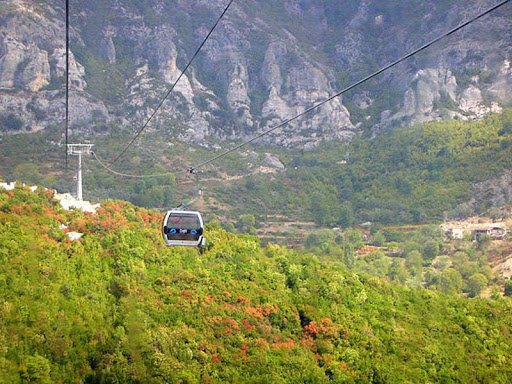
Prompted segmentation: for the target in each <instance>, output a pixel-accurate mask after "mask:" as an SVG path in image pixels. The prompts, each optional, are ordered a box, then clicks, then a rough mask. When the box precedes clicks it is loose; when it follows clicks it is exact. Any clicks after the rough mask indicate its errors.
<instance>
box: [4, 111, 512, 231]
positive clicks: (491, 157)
mask: <svg viewBox="0 0 512 384" xmlns="http://www.w3.org/2000/svg"><path fill="white" fill-rule="evenodd" d="M182 128H183V127H180V126H171V127H167V128H165V129H162V130H161V131H158V132H149V133H147V134H146V135H144V137H143V138H141V139H140V141H139V143H138V147H134V148H132V149H131V150H130V152H129V153H128V154H127V155H126V156H124V157H123V159H122V160H121V161H119V162H118V163H117V164H116V169H117V170H119V171H121V172H124V173H129V174H139V175H140V174H142V175H143V174H160V173H166V172H175V174H176V178H174V177H165V178H155V179H147V180H144V181H140V180H138V179H131V180H130V179H122V178H120V177H118V176H114V175H112V174H110V173H108V172H107V171H105V170H104V169H102V168H101V167H100V166H99V165H98V164H97V163H96V162H94V161H93V160H92V159H85V160H86V163H85V164H86V165H85V169H86V173H85V175H84V179H85V189H84V190H85V194H86V198H88V199H105V198H119V199H123V200H129V201H131V202H133V203H136V204H139V205H143V206H145V207H166V206H167V207H168V206H172V205H174V204H178V203H180V202H181V201H182V200H183V199H185V200H187V201H188V200H189V199H190V198H191V197H193V195H194V190H195V186H194V181H193V180H192V179H190V178H187V177H186V176H185V175H184V174H183V173H181V170H184V169H186V167H187V166H188V165H190V164H197V163H199V162H201V161H203V160H205V159H208V158H211V157H212V156H213V155H214V154H215V153H218V152H215V151H212V150H207V149H205V148H201V147H190V146H189V145H188V144H183V143H180V142H177V141H176V140H173V139H172V135H173V133H174V134H175V132H176V131H179V130H180V129H182ZM108 132H109V133H108V135H104V136H101V137H98V136H89V137H87V136H85V137H84V138H82V139H84V140H87V139H89V140H90V141H91V142H95V141H96V143H97V148H96V151H97V153H98V154H99V155H100V157H101V158H103V159H107V160H108V159H112V158H113V157H114V156H115V155H117V154H118V153H119V152H120V150H121V148H122V146H123V145H124V143H126V142H127V141H128V138H129V137H131V136H128V132H127V131H121V130H120V129H119V128H117V127H109V129H108ZM59 141H60V132H58V131H57V130H54V129H50V130H49V131H47V132H44V133H40V132H39V133H34V134H30V135H29V134H21V135H16V136H4V137H2V138H1V140H0V152H1V153H2V162H0V174H1V175H2V176H3V177H4V178H5V179H7V180H13V179H19V180H22V181H25V182H27V181H30V182H32V183H36V184H41V185H45V186H48V187H53V188H57V189H59V190H61V191H62V190H67V191H69V190H73V188H74V184H73V180H72V171H71V170H69V171H67V172H65V173H64V169H63V155H64V154H63V149H62V148H56V144H55V143H56V142H59ZM234 144H235V143H234V142H225V143H223V148H228V147H231V146H232V145H234ZM510 148H512V110H510V109H509V110H506V111H505V112H504V113H503V114H502V115H491V116H489V117H488V118H486V119H485V120H483V121H478V122H460V121H447V122H436V123H429V124H425V125H420V126H415V127H405V128H399V129H396V130H394V131H392V132H386V133H383V134H382V135H380V136H379V137H377V138H374V139H364V138H355V139H354V141H353V142H352V143H351V144H339V143H330V144H324V145H322V146H321V147H320V148H318V149H315V150H312V151H296V150H295V151H294V150H279V153H278V154H277V156H278V157H279V158H280V159H281V161H283V162H284V163H285V165H286V168H287V170H286V171H284V172H279V173H276V174H271V175H268V174H249V175H248V173H249V172H251V171H252V170H254V167H256V166H258V165H261V159H262V158H263V156H262V153H265V152H273V153H275V152H276V148H269V147H255V148H254V151H256V152H257V153H253V154H252V155H248V154H247V153H237V154H234V155H231V156H228V157H225V158H223V159H222V161H221V162H218V163H216V164H214V166H212V167H207V168H206V169H204V170H203V171H204V173H202V174H200V176H199V180H200V182H201V188H202V190H203V192H204V196H205V202H206V204H207V205H206V207H207V209H206V211H207V212H206V213H207V214H209V215H211V216H212V217H213V216H215V215H217V216H220V217H223V218H228V219H229V220H231V221H232V222H233V223H235V222H236V221H237V220H238V219H239V217H240V215H242V214H249V215H254V217H255V221H256V222H258V223H264V222H265V221H267V218H268V216H270V215H282V216H285V217H286V218H287V219H290V220H297V221H310V220H313V221H315V222H316V223H317V224H318V225H321V226H341V227H343V228H348V227H350V226H352V225H353V224H356V223H363V222H367V221H370V222H372V223H379V224H406V223H429V222H430V223H432V222H437V221H441V220H443V219H445V218H457V217H466V216H469V215H472V214H482V213H487V212H489V213H491V212H492V210H493V208H495V206H494V203H493V201H492V199H490V198H489V197H488V196H487V197H485V198H484V196H479V195H475V194H472V188H473V186H474V185H475V184H476V183H479V182H483V181H486V180H490V179H494V178H496V177H499V176H500V175H501V174H502V173H503V172H504V171H505V170H507V169H510V168H512V156H510ZM26 153H30V157H28V158H26V157H23V156H22V155H21V154H26ZM253 155H254V156H253ZM248 156H251V157H248ZM248 163H251V164H252V166H253V168H251V169H248V167H249V165H248ZM31 164H38V167H34V166H33V165H31ZM74 164H75V159H74V158H72V159H71V167H72V169H73V168H74V166H75V165H74ZM221 173H225V174H227V175H228V176H231V175H233V176H236V175H245V176H244V177H243V178H234V179H233V180H230V181H227V180H224V179H223V178H222V177H221V176H220V175H221ZM63 175H65V176H63ZM209 199H213V200H215V201H217V202H219V203H220V205H217V207H216V208H214V207H213V204H212V206H209V205H208V202H209V201H210V200H209ZM472 199H474V201H475V202H474V204H473V203H472V204H468V202H469V201H470V200H472ZM221 206H224V207H229V210H227V209H222V208H220V207H221Z"/></svg>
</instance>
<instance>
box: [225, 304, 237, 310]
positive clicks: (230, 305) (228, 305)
mask: <svg viewBox="0 0 512 384" xmlns="http://www.w3.org/2000/svg"><path fill="white" fill-rule="evenodd" d="M223 306H224V310H225V311H228V312H235V311H236V307H235V306H234V305H233V304H229V303H224V304H223Z"/></svg>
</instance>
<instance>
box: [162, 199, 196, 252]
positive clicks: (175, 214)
mask: <svg viewBox="0 0 512 384" xmlns="http://www.w3.org/2000/svg"><path fill="white" fill-rule="evenodd" d="M203 231H204V226H203V218H202V217H201V214H200V213H199V212H197V211H180V210H177V209H173V210H170V211H167V213H166V214H165V217H164V221H163V223H162V235H163V237H164V241H165V244H166V245H167V246H185V247H199V248H200V249H203V248H204V247H205V246H206V238H205V237H204V236H203Z"/></svg>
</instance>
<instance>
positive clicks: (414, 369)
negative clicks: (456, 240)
mask: <svg viewBox="0 0 512 384" xmlns="http://www.w3.org/2000/svg"><path fill="white" fill-rule="evenodd" d="M160 219H161V217H160V214H158V213H155V212H151V211H147V210H145V209H142V208H137V207H135V206H133V205H131V204H129V203H124V202H120V201H110V202H105V203H104V204H103V206H102V208H101V209H100V210H99V211H98V213H96V214H93V215H90V214H82V213H80V212H77V211H72V212H65V211H62V210H61V209H60V208H59V206H58V205H57V204H56V203H55V202H53V201H52V199H51V193H50V192H47V191H38V192H37V193H32V192H30V191H28V190H26V189H23V188H18V189H16V190H14V191H11V192H5V191H4V192H0V324H1V326H0V346H1V347H0V366H1V367H2V369H1V370H0V382H8V383H21V382H37V383H63V382H87V383H114V382H117V383H130V382H133V383H135V382H144V383H168V382H182V383H198V382H208V383H221V382H262V383H263V382H265V383H267V382H272V383H286V382H290V383H297V382H300V383H303V382H308V383H327V382H333V383H340V382H347V383H362V382H373V383H384V382H394V383H402V382H403V383H405V382H446V383H450V382H463V383H477V382H479V383H509V382H510V381H511V379H512V368H511V367H510V364H508V360H507V356H510V355H511V354H512V335H511V333H510V331H509V324H510V322H511V321H512V303H511V302H510V299H509V298H497V299H494V300H483V299H463V298H460V297H457V296H450V295H445V294H442V293H438V292H433V291H428V290H424V289H417V288H408V287H403V286H401V285H398V284H390V283H387V282H385V281H384V280H383V279H380V278H378V277H369V276H368V275H365V274H356V273H354V272H351V271H348V270H347V268H346V267H345V265H344V263H342V262H341V261H336V260H335V259H329V258H322V259H319V258H318V257H315V256H312V255H300V254H297V253H294V252H292V251H289V250H287V249H285V248H282V247H279V246H275V245H268V246H267V247H265V248H262V247H261V246H260V245H259V243H258V240H257V239H256V238H255V237H253V236H249V235H245V236H235V235H233V234H229V233H227V232H225V231H223V230H221V229H220V226H219V224H218V222H217V223H212V224H211V225H209V227H208V228H207V231H206V235H207V237H208V239H209V244H210V245H209V249H208V250H207V251H206V252H205V254H204V255H199V253H198V252H197V251H196V250H194V249H177V248H165V247H164V246H163V245H162V241H161V239H160V231H159V222H160ZM247 219H248V220H247V221H249V222H251V220H249V218H247ZM62 224H66V225H67V226H68V229H65V230H63V229H62V226H61V225H62ZM67 230H69V231H78V232H81V233H84V236H83V237H82V239H81V240H79V241H74V242H72V241H70V240H68V239H67V236H66V234H65V231H67ZM344 241H346V244H345V245H346V246H347V247H349V248H350V247H351V246H353V247H354V248H356V247H359V246H360V243H361V235H360V234H359V233H357V232H355V231H352V232H349V233H347V234H346V236H345V239H344ZM461 259H463V257H461ZM411 263H413V261H412V260H411ZM479 280H481V278H480V277H479V276H476V277H475V278H474V279H471V281H474V285H475V287H476V289H478V286H479V284H480V283H481V281H479Z"/></svg>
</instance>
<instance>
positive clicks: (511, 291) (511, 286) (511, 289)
mask: <svg viewBox="0 0 512 384" xmlns="http://www.w3.org/2000/svg"><path fill="white" fill-rule="evenodd" d="M505 296H512V280H508V281H507V282H506V283H505Z"/></svg>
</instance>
